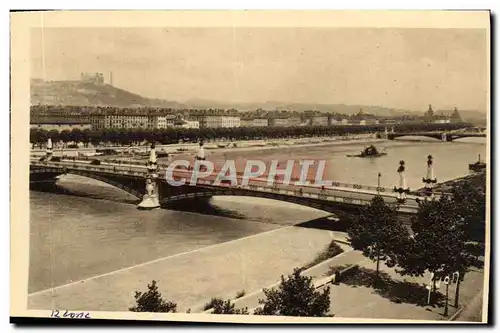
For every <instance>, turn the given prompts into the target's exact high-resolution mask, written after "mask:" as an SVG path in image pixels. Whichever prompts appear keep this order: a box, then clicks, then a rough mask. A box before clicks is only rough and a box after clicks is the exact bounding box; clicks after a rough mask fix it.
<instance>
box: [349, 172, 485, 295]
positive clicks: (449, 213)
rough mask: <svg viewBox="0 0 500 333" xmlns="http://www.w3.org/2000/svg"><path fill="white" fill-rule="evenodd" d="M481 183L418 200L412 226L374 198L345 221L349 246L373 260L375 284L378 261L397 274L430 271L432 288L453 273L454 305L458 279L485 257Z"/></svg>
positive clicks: (460, 279)
mask: <svg viewBox="0 0 500 333" xmlns="http://www.w3.org/2000/svg"><path fill="white" fill-rule="evenodd" d="M482 176H484V177H485V174H483V175H482ZM482 184H484V186H482ZM482 184H481V185H480V186H477V184H473V183H472V182H469V181H466V182H462V183H460V184H459V185H456V186H454V187H453V189H452V190H451V193H450V194H449V195H443V196H441V197H440V198H439V199H435V200H423V201H421V202H419V208H418V212H417V214H415V215H414V216H413V217H412V219H411V230H408V229H407V228H406V227H404V226H403V225H402V224H401V222H400V221H398V220H397V212H396V209H395V207H392V206H390V205H387V204H386V203H385V202H384V200H383V199H382V197H380V196H376V197H374V198H373V200H372V202H371V204H370V205H368V206H366V207H364V208H363V209H362V211H361V212H360V214H359V216H357V217H355V218H353V220H352V221H350V227H349V229H348V235H349V238H350V242H351V245H352V246H353V248H354V249H357V250H360V251H362V252H363V254H364V255H365V256H366V257H368V258H370V259H372V260H373V261H375V262H376V279H375V283H376V282H377V279H378V275H379V267H380V263H381V262H384V263H385V264H386V265H387V266H388V267H395V266H396V271H397V272H398V273H399V274H401V275H409V276H423V274H424V273H425V272H430V273H433V282H432V288H433V290H434V289H435V283H434V282H435V281H437V280H439V279H442V278H444V277H446V276H449V277H452V276H453V275H454V273H455V272H458V273H459V277H460V278H459V280H458V286H457V295H456V297H455V302H456V304H455V305H458V296H459V295H458V290H459V286H460V282H461V281H463V278H464V276H465V275H466V273H467V272H468V271H469V269H470V268H471V267H474V266H476V267H477V266H480V265H481V261H480V259H479V258H480V257H481V256H482V255H484V243H485V232H486V228H485V226H486V223H485V221H486V195H485V191H486V189H485V184H486V183H485V182H484V183H482Z"/></svg>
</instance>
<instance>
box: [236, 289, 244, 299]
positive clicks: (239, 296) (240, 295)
mask: <svg viewBox="0 0 500 333" xmlns="http://www.w3.org/2000/svg"><path fill="white" fill-rule="evenodd" d="M245 294H246V292H245V290H241V291H238V292H237V293H236V298H241V297H243V296H245Z"/></svg>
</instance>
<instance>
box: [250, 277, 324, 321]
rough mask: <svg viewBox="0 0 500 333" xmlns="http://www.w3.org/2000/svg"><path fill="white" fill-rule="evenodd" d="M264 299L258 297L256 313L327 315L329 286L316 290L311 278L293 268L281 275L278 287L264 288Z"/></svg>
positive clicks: (301, 315)
mask: <svg viewBox="0 0 500 333" xmlns="http://www.w3.org/2000/svg"><path fill="white" fill-rule="evenodd" d="M263 291H264V294H265V295H266V299H259V304H262V307H259V308H257V309H256V310H255V312H254V314H256V315H274V316H295V317H329V316H330V315H329V314H328V312H329V311H330V287H326V288H325V289H324V290H323V291H322V292H320V291H317V290H316V288H315V287H314V285H313V283H312V278H311V277H308V276H302V275H300V270H299V269H295V270H294V272H293V274H291V275H289V276H288V277H286V278H285V277H283V276H281V283H280V285H279V286H278V289H274V288H273V289H264V290H263Z"/></svg>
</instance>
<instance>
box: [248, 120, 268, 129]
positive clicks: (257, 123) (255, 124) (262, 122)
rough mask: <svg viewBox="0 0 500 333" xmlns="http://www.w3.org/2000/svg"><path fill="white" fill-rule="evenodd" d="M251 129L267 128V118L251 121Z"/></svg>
mask: <svg viewBox="0 0 500 333" xmlns="http://www.w3.org/2000/svg"><path fill="white" fill-rule="evenodd" d="M252 123H253V125H252V126H253V127H267V126H268V125H269V119H267V118H256V119H253V122H252Z"/></svg>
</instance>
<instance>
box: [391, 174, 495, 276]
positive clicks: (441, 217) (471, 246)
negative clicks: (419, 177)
mask: <svg viewBox="0 0 500 333" xmlns="http://www.w3.org/2000/svg"><path fill="white" fill-rule="evenodd" d="M485 208H486V207H485V197H484V195H482V194H481V190H480V189H478V188H476V186H474V185H472V184H471V183H469V182H463V183H461V184H459V185H456V186H455V187H454V188H453V190H452V194H451V195H443V196H441V197H440V198H439V199H438V200H431V201H422V202H420V203H419V208H418V212H417V214H416V215H415V216H414V217H413V218H412V231H413V233H414V235H413V237H412V238H411V239H409V241H408V243H407V244H406V247H405V248H404V249H402V251H401V254H400V259H399V266H400V267H401V268H402V269H401V270H400V273H401V274H404V275H423V273H424V272H425V271H426V270H427V271H430V272H433V273H434V274H435V275H436V277H438V278H439V277H443V276H446V275H449V276H451V275H452V274H453V273H454V272H456V271H458V272H460V275H461V276H462V277H463V275H465V273H466V272H467V271H468V269H469V267H471V266H473V265H474V266H475V265H478V264H479V262H478V257H479V256H480V255H481V254H483V251H484V245H483V244H481V243H480V242H478V238H479V240H482V241H484V225H485V214H486V209H485ZM481 233H482V234H481ZM481 236H482V237H481Z"/></svg>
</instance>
